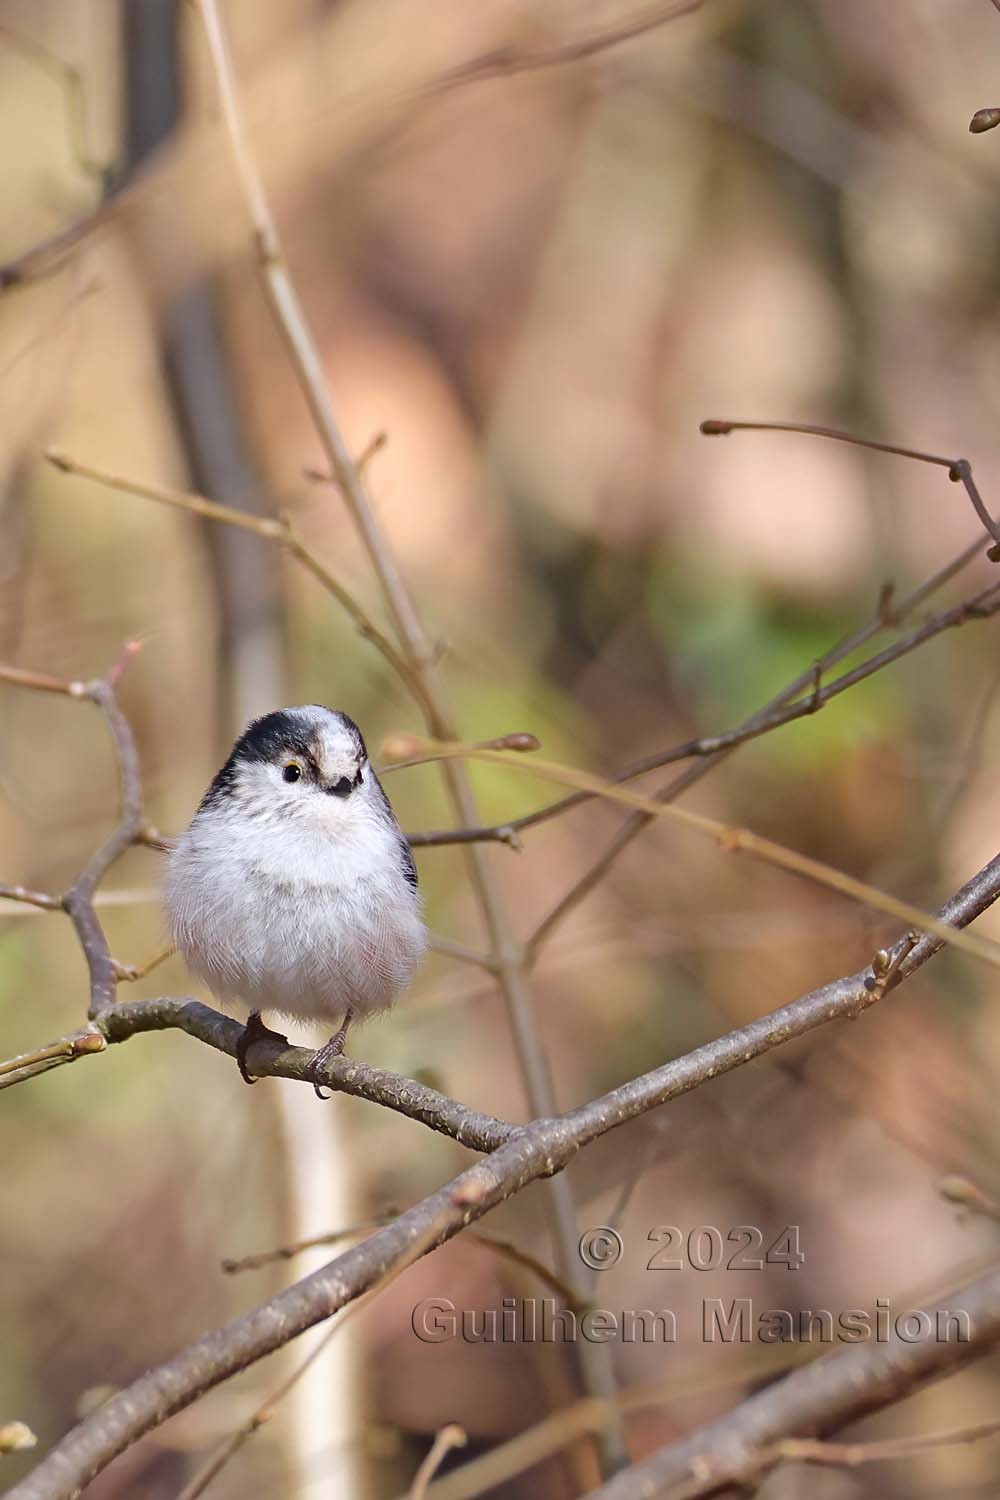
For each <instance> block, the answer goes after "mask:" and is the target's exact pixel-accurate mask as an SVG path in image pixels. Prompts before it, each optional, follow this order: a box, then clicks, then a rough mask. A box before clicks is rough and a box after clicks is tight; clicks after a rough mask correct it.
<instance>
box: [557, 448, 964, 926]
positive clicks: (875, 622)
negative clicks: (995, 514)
mask: <svg viewBox="0 0 1000 1500" xmlns="http://www.w3.org/2000/svg"><path fill="white" fill-rule="evenodd" d="M714 426H715V428H716V429H717V430H722V429H723V428H724V427H725V426H726V424H725V423H715V424H714ZM796 430H801V429H796ZM833 432H834V429H821V430H819V431H818V435H819V436H827V435H831V434H832V433H833ZM862 446H864V444H862ZM891 451H892V452H893V453H895V454H897V455H899V456H901V457H904V458H912V459H916V460H918V461H921V462H923V461H926V462H929V463H932V464H938V465H939V466H943V465H944V464H945V463H948V462H950V461H949V460H945V459H941V458H939V457H938V456H937V455H935V454H926V455H925V454H923V453H921V452H919V451H918V450H916V449H904V448H895V449H892V450H891ZM980 550H981V542H980V541H978V540H977V541H975V542H973V543H971V544H970V545H969V546H968V547H966V548H965V549H964V550H963V551H962V552H960V553H958V555H957V556H956V557H954V558H952V559H951V561H950V562H948V563H946V564H945V565H944V566H943V567H942V568H939V569H937V570H936V571H935V572H934V573H932V574H931V576H930V577H929V578H927V579H925V580H924V582H923V583H922V584H920V585H918V587H917V588H915V589H914V590H913V591H912V592H911V593H910V594H909V595H908V597H907V598H906V599H904V600H902V601H900V603H899V604H898V605H897V606H896V607H895V609H891V608H890V604H891V594H892V586H891V585H888V586H886V585H883V588H882V589H881V590H880V593H879V599H878V603H877V606H876V610H875V614H874V615H873V617H872V618H871V619H870V620H869V621H868V622H867V623H866V624H865V625H862V626H861V627H860V628H859V629H858V630H856V631H853V632H852V633H851V634H850V635H848V636H846V637H845V638H844V640H842V641H841V642H840V643H839V644H838V645H837V646H834V647H833V648H832V650H830V651H828V652H827V653H826V655H825V656H824V657H823V658H822V659H821V663H820V665H821V667H822V669H823V670H824V671H826V670H829V669H830V668H831V667H832V666H834V665H836V664H838V663H839V662H841V661H843V660H844V659H845V658H846V657H848V656H850V655H851V654H852V653H853V652H854V651H856V650H858V649H859V648H860V647H861V646H862V645H864V644H865V643H866V642H867V641H868V640H870V639H871V638H872V637H873V636H874V635H876V634H877V633H878V632H879V631H880V630H883V629H885V628H887V627H888V626H890V625H893V624H896V623H898V622H899V621H900V620H901V619H902V618H903V617H904V616H905V615H907V614H909V613H910V612H912V611H913V610H915V609H917V608H919V606H920V605H921V604H922V603H923V602H924V600H925V599H927V598H929V597H930V596H931V595H932V594H933V593H935V592H936V591H937V590H938V589H939V588H941V587H942V586H943V585H944V584H945V583H947V582H949V581H950V580H951V579H952V578H954V577H955V576H956V575H957V574H958V573H960V572H961V571H962V569H963V568H965V567H966V566H967V565H968V564H969V563H970V562H971V561H972V560H973V559H974V558H975V557H977V556H978V555H979V553H980ZM814 670H815V666H814V667H813V668H812V669H811V670H810V671H807V672H803V673H800V675H799V676H798V677H797V678H795V679H794V680H793V681H792V682H791V683H789V684H788V686H787V687H786V688H784V689H783V690H782V691H781V692H780V693H778V694H777V695H776V696H775V697H774V698H773V699H772V700H771V702H770V703H768V704H765V706H764V707H763V708H762V709H760V710H759V711H758V712H757V713H756V714H753V715H751V717H750V719H748V720H747V725H753V724H754V723H756V722H757V721H759V720H762V719H766V718H767V717H768V715H769V714H770V713H771V712H773V710H774V709H776V708H779V707H780V706H781V705H782V704H784V703H787V702H789V701H791V700H793V699H795V698H797V697H798V696H799V694H800V693H802V692H803V691H805V690H806V688H807V687H808V686H809V684H810V682H811V680H812V672H813V671H814ZM729 754H731V750H728V749H723V750H720V751H719V753H718V755H714V756H708V757H706V758H705V759H704V760H702V761H701V762H700V763H699V764H696V765H691V766H688V767H687V769H686V770H685V771H683V772H682V773H681V774H680V776H677V777H675V779H674V780H673V781H672V782H670V783H669V784H668V785H667V786H665V787H661V788H660V790H659V791H658V792H657V793H656V797H657V800H658V801H661V802H664V803H666V802H672V801H674V800H675V798H677V797H679V796H681V795H682V794H683V793H684V792H686V791H688V790H689V789H690V788H691V787H692V786H694V785H695V784H696V783H697V782H698V781H700V780H701V779H702V777H703V776H705V775H707V774H708V772H709V771H710V770H712V769H713V767H715V766H717V765H718V764H719V762H720V760H722V759H723V758H724V757H725V756H728V755H729ZM649 822H650V820H649V819H648V818H646V817H645V816H644V815H643V814H641V813H637V814H635V815H634V816H633V817H631V818H629V820H628V822H627V823H625V825H624V826H623V827H622V828H620V829H619V830H618V832H617V833H616V834H615V835H614V837H613V838H612V839H611V841H610V842H609V844H608V845H607V847H606V848H605V849H604V850H603V851H602V853H601V854H600V855H599V856H598V857H597V859H596V860H594V861H593V862H592V864H591V865H590V866H589V868H588V869H587V870H585V871H584V873H583V875H581V876H580V877H579V879H578V880H577V882H576V883H575V885H574V886H573V887H572V888H571V889H570V890H569V891H568V892H567V893H566V894H565V895H564V896H563V897H562V899H561V900H560V901H559V902H558V903H557V905H556V906H555V907H554V908H553V909H552V911H551V912H549V914H548V916H546V917H545V918H544V919H543V921H542V922H541V923H540V924H539V926H538V928H537V929H536V931H535V932H534V933H533V934H532V936H531V938H530V939H529V941H528V945H527V946H528V951H529V953H533V954H537V952H538V950H539V948H540V946H541V945H542V944H543V943H544V942H545V941H546V940H547V939H548V938H549V937H550V936H551V935H552V933H553V932H554V931H555V930H556V928H557V927H559V926H560V924H561V923H562V922H563V921H564V920H565V918H566V917H567V916H569V914H570V912H572V911H573V910H574V909H575V908H576V907H577V906H578V905H579V904H580V902H581V901H583V900H584V898H585V897H586V896H587V895H589V893H590V892H591V891H592V890H593V889H594V888H595V887H596V886H597V885H598V884H599V882H600V881H602V880H603V879H604V878H605V876H606V875H607V874H608V873H609V871H610V870H611V868H612V866H613V865H614V864H615V862H616V860H617V859H618V858H619V857H620V855H621V854H622V853H623V852H624V850H625V849H627V848H628V846H629V845H630V844H631V843H632V842H633V841H634V840H635V839H636V838H637V837H638V836H639V834H640V833H642V831H643V829H644V828H647V827H648V826H649Z"/></svg>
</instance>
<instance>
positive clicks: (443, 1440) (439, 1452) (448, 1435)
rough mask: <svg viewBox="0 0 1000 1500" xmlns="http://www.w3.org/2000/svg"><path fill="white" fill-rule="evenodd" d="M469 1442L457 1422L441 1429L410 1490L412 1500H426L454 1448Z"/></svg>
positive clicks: (462, 1446)
mask: <svg viewBox="0 0 1000 1500" xmlns="http://www.w3.org/2000/svg"><path fill="white" fill-rule="evenodd" d="M468 1441H469V1440H468V1438H467V1437H466V1434H465V1429H464V1428H462V1427H459V1425H458V1423H457V1422H449V1423H448V1425H447V1426H446V1427H442V1428H441V1431H440V1432H439V1433H438V1435H437V1437H436V1438H435V1439H434V1442H433V1444H432V1446H431V1450H430V1452H429V1453H428V1455H427V1457H426V1458H425V1459H424V1461H423V1463H422V1464H421V1465H420V1468H419V1469H418V1470H417V1473H416V1478H415V1479H414V1481H413V1484H412V1486H411V1488H410V1500H425V1496H426V1494H427V1486H428V1485H429V1484H430V1482H431V1480H432V1479H433V1478H434V1475H435V1474H436V1473H437V1471H438V1469H440V1467H441V1465H442V1464H443V1463H444V1460H445V1459H446V1458H447V1456H448V1454H449V1453H450V1452H451V1451H452V1449H454V1448H464V1447H465V1445H466V1443H467V1442H468Z"/></svg>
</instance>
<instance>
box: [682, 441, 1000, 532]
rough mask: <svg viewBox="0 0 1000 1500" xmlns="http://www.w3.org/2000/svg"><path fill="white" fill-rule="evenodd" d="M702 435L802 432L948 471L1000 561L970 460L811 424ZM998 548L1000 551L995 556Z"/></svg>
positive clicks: (996, 529)
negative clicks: (991, 541)
mask: <svg viewBox="0 0 1000 1500" xmlns="http://www.w3.org/2000/svg"><path fill="white" fill-rule="evenodd" d="M701 431H702V433H703V434H704V436H705V437H727V436H728V435H729V433H731V432H801V433H803V434H804V435H805V436H806V437H820V438H829V439H831V440H832V441H833V442H835V443H849V444H850V445H851V446H852V447H854V448H870V449H872V450H873V451H874V452H876V453H890V454H893V455H895V456H896V457H897V458H913V459H916V460H917V462H918V463H923V464H936V465H937V466H938V467H939V468H942V469H947V470H948V478H949V479H951V480H952V481H953V482H954V483H955V484H961V485H962V486H963V488H964V489H965V493H966V494H967V495H968V497H969V499H970V501H971V502H972V508H973V510H974V511H975V512H976V515H977V516H978V517H979V519H980V521H982V523H983V526H984V527H985V529H986V531H987V532H988V533H989V535H990V536H991V537H992V538H993V543H994V546H993V547H991V548H990V556H991V557H992V558H993V561H994V562H996V561H998V560H1000V526H998V525H997V522H996V521H995V520H994V519H993V517H992V516H991V515H990V513H989V511H988V510H987V508H986V502H985V501H984V500H983V497H982V495H981V494H980V493H979V486H978V485H977V484H976V481H975V479H974V478H973V474H972V465H971V464H970V462H969V460H968V459H967V458H946V457H945V456H944V455H943V454H940V453H925V452H923V451H922V450H921V449H919V448H901V447H898V446H897V445H896V444H894V443H877V442H874V441H873V440H872V439H871V438H862V437H855V435H854V434H853V433H851V432H842V431H841V430H840V428H839V427H817V426H815V425H814V424H813V423H810V422H734V421H730V420H729V419H728V418H716V417H708V418H706V420H705V421H704V422H702V424H701ZM994 548H995V549H997V551H996V555H995V556H994Z"/></svg>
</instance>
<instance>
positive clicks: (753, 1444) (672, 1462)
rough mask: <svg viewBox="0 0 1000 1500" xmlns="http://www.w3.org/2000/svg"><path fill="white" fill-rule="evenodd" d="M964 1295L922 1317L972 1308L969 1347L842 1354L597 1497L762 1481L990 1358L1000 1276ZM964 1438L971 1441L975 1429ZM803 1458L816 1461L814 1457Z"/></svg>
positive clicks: (999, 1324)
mask: <svg viewBox="0 0 1000 1500" xmlns="http://www.w3.org/2000/svg"><path fill="white" fill-rule="evenodd" d="M956 1296H957V1298H958V1302H957V1305H956V1302H955V1301H949V1304H948V1305H947V1306H940V1305H939V1306H935V1307H929V1308H924V1309H920V1312H919V1316H920V1317H921V1319H922V1320H924V1319H926V1320H928V1321H927V1323H926V1325H925V1326H926V1327H928V1328H930V1329H933V1328H934V1327H940V1326H942V1320H945V1319H948V1318H951V1317H953V1315H954V1314H955V1313H956V1312H957V1311H964V1312H965V1313H966V1314H967V1315H968V1318H969V1324H970V1337H969V1338H968V1339H967V1340H965V1339H962V1338H952V1337H950V1336H946V1337H937V1338H934V1337H932V1336H930V1335H928V1336H927V1337H924V1338H920V1339H918V1340H917V1341H915V1342H914V1341H910V1342H907V1341H906V1340H905V1339H904V1338H901V1337H900V1335H899V1333H898V1332H896V1331H895V1330H894V1331H893V1333H892V1335H891V1337H890V1338H889V1339H888V1341H887V1342H884V1343H877V1342H870V1343H863V1344H855V1345H852V1346H849V1347H847V1348H844V1349H839V1350H837V1351H836V1353H833V1354H828V1355H826V1356H825V1357H824V1358H823V1359H818V1360H814V1361H813V1362H812V1363H811V1364H809V1365H807V1366H806V1367H805V1368H804V1369H802V1370H796V1371H795V1372H794V1373H793V1374H792V1375H788V1376H786V1377H785V1378H784V1379H783V1380H780V1381H778V1382H776V1383H775V1384H774V1385H771V1386H768V1387H767V1388H766V1389H765V1390H763V1391H760V1392H758V1394H757V1395H755V1396H751V1397H750V1398H749V1400H747V1401H744V1402H743V1404H742V1405H741V1406H738V1407H737V1408H736V1410H735V1411H731V1412H727V1413H726V1415H725V1416H723V1417H720V1418H719V1419H718V1420H717V1421H715V1422H713V1423H712V1424H711V1425H710V1426H708V1427H705V1428H702V1430H701V1431H700V1432H696V1433H693V1434H692V1435H691V1436H690V1437H686V1438H683V1439H682V1440H681V1441H680V1442H678V1443H671V1444H670V1445H669V1446H668V1447H666V1448H662V1449H660V1451H659V1452H658V1453H654V1454H653V1456H652V1457H651V1458H648V1459H646V1460H645V1461H644V1462H643V1463H640V1464H636V1465H634V1467H632V1468H631V1469H628V1470H626V1471H625V1472H624V1473H622V1474H618V1475H617V1476H616V1477H615V1478H614V1479H613V1480H611V1481H610V1482H609V1483H608V1484H605V1485H602V1486H601V1488H600V1489H598V1490H594V1491H592V1493H591V1495H590V1496H589V1497H588V1500H640V1497H642V1496H651V1495H661V1496H664V1497H669V1500H695V1497H696V1496H701V1495H714V1494H716V1493H717V1492H718V1491H719V1490H721V1489H724V1488H727V1487H729V1486H731V1485H738V1484H745V1483H748V1482H753V1481H756V1480H757V1479H758V1478H759V1477H760V1476H761V1475H762V1474H763V1473H764V1472H765V1471H766V1470H767V1469H768V1468H773V1467H774V1465H775V1464H776V1463H780V1462H782V1460H783V1459H785V1458H787V1457H790V1456H794V1453H795V1450H794V1449H792V1450H791V1453H789V1451H788V1450H787V1449H786V1441H785V1440H787V1439H790V1438H797V1437H806V1436H809V1437H813V1436H817V1435H820V1434H823V1433H826V1432H834V1431H836V1430H837V1429H839V1428H841V1427H844V1426H845V1425H846V1424H847V1423H848V1422H853V1421H856V1420H857V1419H858V1418H859V1417H863V1416H866V1415H867V1414H868V1413H870V1412H873V1411H879V1410H881V1409H882V1408H883V1407H886V1406H891V1405H893V1403H894V1402H896V1401H899V1400H901V1398H902V1397H903V1396H906V1395H908V1394H909V1392H910V1391H912V1390H914V1389H915V1388H916V1387H917V1386H919V1385H922V1384H924V1383H925V1382H926V1381H928V1380H934V1379H936V1378H938V1377H939V1376H941V1375H944V1374H947V1373H948V1372H949V1371H951V1370H956V1369H959V1368H960V1367H961V1366H962V1365H965V1364H968V1363H970V1361H972V1360H975V1359H979V1358H981V1357H982V1356H983V1355H984V1354H986V1353H987V1352H988V1351H989V1350H990V1349H992V1348H993V1347H994V1346H995V1345H996V1344H997V1343H998V1342H1000V1270H993V1271H990V1272H989V1273H988V1274H987V1275H985V1276H982V1277H980V1278H979V1279H978V1280H977V1281H974V1282H972V1283H971V1284H970V1285H969V1286H967V1287H964V1288H963V1289H962V1290H961V1291H960V1292H959V1293H957V1294H956ZM986 1435H987V1434H986V1433H985V1432H984V1433H982V1436H986ZM963 1436H964V1440H966V1441H968V1440H969V1438H968V1434H967V1432H966V1434H964V1435H963ZM799 1456H808V1457H812V1458H813V1460H814V1461H815V1457H816V1455H815V1450H813V1451H812V1453H811V1454H808V1455H801V1454H800V1455H799ZM886 1456H897V1455H886Z"/></svg>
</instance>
